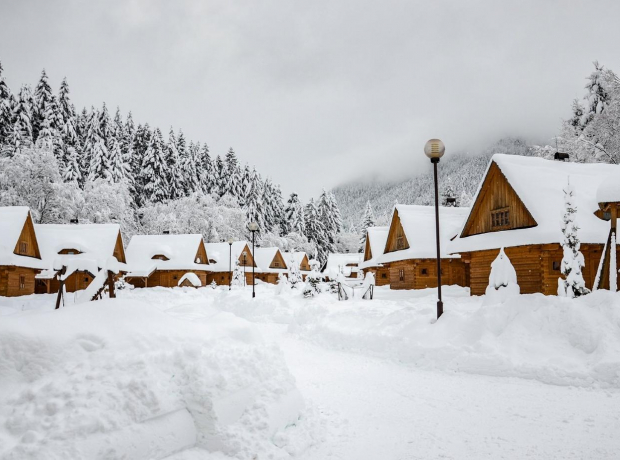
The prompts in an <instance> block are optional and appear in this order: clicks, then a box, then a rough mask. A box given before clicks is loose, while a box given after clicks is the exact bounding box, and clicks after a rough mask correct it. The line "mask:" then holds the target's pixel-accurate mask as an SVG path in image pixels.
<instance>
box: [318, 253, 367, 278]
mask: <svg viewBox="0 0 620 460" xmlns="http://www.w3.org/2000/svg"><path fill="white" fill-rule="evenodd" d="M362 260H364V254H362V253H361V252H347V253H344V254H338V253H331V254H329V255H328V256H327V264H326V265H325V270H324V271H325V273H326V274H327V276H330V273H331V274H332V275H333V274H334V273H343V274H344V276H351V273H355V272H358V271H359V264H360V263H361V262H362Z"/></svg>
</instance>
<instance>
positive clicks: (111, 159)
mask: <svg viewBox="0 0 620 460" xmlns="http://www.w3.org/2000/svg"><path fill="white" fill-rule="evenodd" d="M108 165H109V176H108V179H109V180H111V181H112V182H114V183H118V182H121V181H123V180H125V179H126V178H127V174H128V172H129V166H128V165H126V164H125V162H124V160H123V152H122V150H121V143H120V142H119V140H118V139H117V137H116V136H112V137H111V138H110V149H109V150H108Z"/></svg>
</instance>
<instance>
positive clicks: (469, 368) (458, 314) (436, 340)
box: [290, 287, 620, 388]
mask: <svg viewBox="0 0 620 460" xmlns="http://www.w3.org/2000/svg"><path fill="white" fill-rule="evenodd" d="M445 291H446V298H445V299H444V303H445V307H444V308H445V310H444V314H443V316H442V317H441V319H440V320H439V321H437V322H436V323H434V321H433V320H434V317H435V302H436V297H435V291H434V290H427V291H426V296H425V297H417V298H410V299H407V300H393V301H389V300H374V301H363V300H354V301H353V302H340V303H338V302H337V301H333V300H331V299H329V300H327V298H328V296H320V297H318V298H314V299H312V300H309V301H307V302H306V303H305V304H299V306H298V308H297V309H296V312H295V314H294V321H293V322H292V323H291V325H290V331H291V332H294V333H296V334H299V335H300V336H302V337H305V338H307V339H310V340H311V341H313V342H316V343H319V344H321V345H323V346H326V347H330V348H335V349H341V350H349V351H355V352H360V353H364V354H370V355H374V356H379V357H385V358H388V359H391V360H395V361H398V362H403V363H408V364H412V365H415V366H419V367H423V368H427V369H437V370H442V371H455V372H458V371H460V372H468V373H475V374H484V375H493V376H510V377H521V378H527V379H535V380H539V381H541V382H545V383H551V384H558V385H580V386H581V385H583V386H591V385H599V386H601V387H614V388H620V295H618V294H612V293H610V292H608V291H599V292H597V293H594V294H592V295H588V296H584V297H581V298H578V299H575V300H569V299H562V298H558V297H546V296H543V295H542V294H532V295H520V296H517V297H516V298H512V299H507V300H506V302H505V303H504V304H502V305H488V306H487V305H482V298H476V297H472V298H468V297H455V296H453V295H454V293H455V292H456V290H455V288H454V287H448V288H447V289H445ZM387 292H389V291H386V290H385V288H376V289H375V296H376V297H375V299H377V298H379V299H380V298H381V297H385V295H386V293H387ZM420 294H421V293H418V295H420Z"/></svg>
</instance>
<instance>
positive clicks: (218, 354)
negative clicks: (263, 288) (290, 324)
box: [0, 288, 303, 459]
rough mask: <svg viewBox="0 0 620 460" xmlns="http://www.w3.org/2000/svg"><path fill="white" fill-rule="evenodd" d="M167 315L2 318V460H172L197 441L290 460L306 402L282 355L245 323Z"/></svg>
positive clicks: (77, 310) (105, 303)
mask: <svg viewBox="0 0 620 460" xmlns="http://www.w3.org/2000/svg"><path fill="white" fill-rule="evenodd" d="M145 291H146V290H145ZM168 291H172V290H168ZM174 291H176V292H177V295H178V293H183V292H188V291H194V292H195V291H199V290H196V289H192V288H186V289H185V290H183V289H175V290H174ZM203 291H204V290H203ZM208 291H209V292H213V291H212V290H208ZM123 294H126V295H131V293H129V292H128V293H124V292H123ZM158 294H159V293H158V292H151V293H150V294H149V296H150V297H151V298H153V297H155V296H157V295H158ZM36 297H37V296H30V300H33V299H35V298H36ZM40 297H41V298H42V299H43V300H46V301H47V300H49V299H50V296H40ZM0 300H2V303H4V299H0ZM10 305H13V304H10ZM158 306H159V307H160V308H161V309H164V307H163V303H162V304H159V305H158ZM49 308H53V303H51V302H50V306H49ZM160 308H154V307H153V306H152V305H149V304H146V303H143V302H140V301H137V300H128V299H110V300H102V301H97V302H89V303H86V304H81V305H72V306H68V307H65V308H62V309H60V310H57V311H53V310H52V311H49V310H44V311H41V310H31V311H25V312H16V313H14V314H12V315H9V316H4V317H2V321H0V457H2V458H6V459H18V458H19V459H28V458H32V459H35V458H36V459H39V458H46V459H56V458H58V459H60V458H62V459H67V458H132V459H139V458H163V457H164V456H166V455H168V454H169V453H171V452H173V451H175V450H179V449H182V448H184V447H187V446H188V445H192V444H193V443H194V441H195V444H196V446H198V448H201V449H206V450H208V451H222V452H224V453H225V454H227V455H231V456H236V457H238V458H242V459H245V458H248V459H250V458H255V455H256V456H258V457H260V458H280V457H286V456H288V454H287V450H288V449H289V448H290V446H287V445H286V440H288V439H294V436H293V437H291V436H290V435H289V434H288V432H290V431H291V430H294V428H293V427H289V428H288V429H285V428H286V427H287V426H289V425H293V424H295V423H297V422H298V419H299V416H300V411H301V410H302V407H303V402H302V400H301V397H300V395H299V393H298V392H297V390H296V387H295V383H294V380H293V378H292V376H291V375H290V373H289V372H288V370H287V368H286V365H285V363H284V360H283V357H282V355H281V352H280V350H279V349H277V348H275V347H274V346H272V345H267V344H265V343H264V342H263V341H262V339H261V337H260V335H259V334H258V333H257V331H256V330H255V328H254V326H252V325H251V324H249V323H248V322H246V321H244V320H241V319H238V318H235V317H234V316H233V315H230V314H227V313H222V312H218V311H216V310H214V309H212V308H209V307H205V306H201V307H200V308H199V309H197V308H196V307H194V316H189V317H187V318H183V315H182V314H173V313H174V312H173V313H166V312H163V311H161V310H160ZM10 310H11V309H10V307H7V308H6V309H5V311H4V312H5V313H10ZM175 310H176V309H175ZM198 313H199V314H198ZM181 318H183V319H181ZM187 413H189V414H190V416H188V415H187ZM274 439H278V440H279V447H278V446H276V445H275V444H274V441H273V440H274ZM283 440H284V441H283Z"/></svg>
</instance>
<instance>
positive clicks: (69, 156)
mask: <svg viewBox="0 0 620 460" xmlns="http://www.w3.org/2000/svg"><path fill="white" fill-rule="evenodd" d="M62 179H63V180H64V181H65V182H77V183H80V182H81V180H82V171H81V168H80V161H79V156H78V152H77V150H76V149H75V147H71V146H69V147H67V149H66V152H65V160H64V169H63V171H62Z"/></svg>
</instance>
